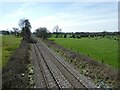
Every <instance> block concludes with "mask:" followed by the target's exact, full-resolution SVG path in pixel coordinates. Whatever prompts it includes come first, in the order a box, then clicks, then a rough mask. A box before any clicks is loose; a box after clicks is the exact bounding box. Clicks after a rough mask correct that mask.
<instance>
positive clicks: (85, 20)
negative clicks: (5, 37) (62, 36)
mask: <svg viewBox="0 0 120 90" xmlns="http://www.w3.org/2000/svg"><path fill="white" fill-rule="evenodd" d="M0 4H1V5H0V9H1V10H0V11H1V13H0V30H6V29H12V28H13V27H19V26H18V22H19V20H20V19H21V18H27V19H29V21H30V23H31V26H32V32H33V31H34V30H35V29H37V28H39V27H47V29H48V30H50V31H52V29H53V27H54V26H55V25H59V27H60V28H62V31H63V32H97V31H117V30H118V3H117V2H76V3H73V2H34V3H33V2H24V3H21V2H2V3H0Z"/></svg>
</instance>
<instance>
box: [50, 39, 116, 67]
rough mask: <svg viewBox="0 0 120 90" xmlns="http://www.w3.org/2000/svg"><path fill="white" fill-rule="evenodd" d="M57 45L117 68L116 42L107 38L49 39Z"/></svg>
mask: <svg viewBox="0 0 120 90" xmlns="http://www.w3.org/2000/svg"><path fill="white" fill-rule="evenodd" d="M49 39H50V40H53V41H54V42H56V43H57V44H60V45H62V46H63V47H65V48H68V49H70V50H72V51H76V52H79V53H80V54H83V55H86V56H89V57H91V58H93V59H95V60H97V61H99V62H103V63H105V64H108V65H110V66H112V67H113V68H117V66H118V61H117V60H118V41H117V40H114V39H108V38H101V39H100V38H99V39H97V40H96V38H82V39H73V38H49Z"/></svg>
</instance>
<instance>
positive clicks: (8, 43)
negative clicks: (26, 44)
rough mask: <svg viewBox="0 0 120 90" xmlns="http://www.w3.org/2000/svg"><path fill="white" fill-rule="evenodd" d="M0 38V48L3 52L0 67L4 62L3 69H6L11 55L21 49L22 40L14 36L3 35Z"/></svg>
mask: <svg viewBox="0 0 120 90" xmlns="http://www.w3.org/2000/svg"><path fill="white" fill-rule="evenodd" d="M0 38H2V47H0V49H1V50H2V60H0V65H1V61H2V67H5V65H6V64H7V62H8V59H9V57H10V55H11V54H12V53H13V52H14V51H15V50H16V48H18V47H19V44H20V42H21V38H17V37H15V36H12V35H3V36H1V37H0Z"/></svg>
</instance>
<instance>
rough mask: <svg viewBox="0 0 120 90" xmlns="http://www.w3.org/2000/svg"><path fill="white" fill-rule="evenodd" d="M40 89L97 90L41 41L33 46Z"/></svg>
mask: <svg viewBox="0 0 120 90" xmlns="http://www.w3.org/2000/svg"><path fill="white" fill-rule="evenodd" d="M32 48H33V49H32V50H33V52H34V57H35V62H36V64H38V65H36V66H38V67H36V69H37V71H36V72H37V73H38V76H39V77H38V78H39V80H40V81H39V80H38V83H39V84H40V85H39V84H38V86H37V87H39V88H57V89H62V88H72V89H77V88H85V89H89V88H96V87H95V86H94V85H93V84H91V82H88V81H86V80H83V79H84V78H83V77H81V76H79V74H78V73H77V72H75V70H74V69H73V68H71V66H70V65H68V64H67V63H66V62H65V61H63V60H62V59H61V58H59V57H58V56H57V55H55V54H54V53H53V52H52V51H51V50H50V49H49V48H48V47H46V46H45V45H44V44H43V43H42V42H41V41H38V43H35V44H33V45H32Z"/></svg>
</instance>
